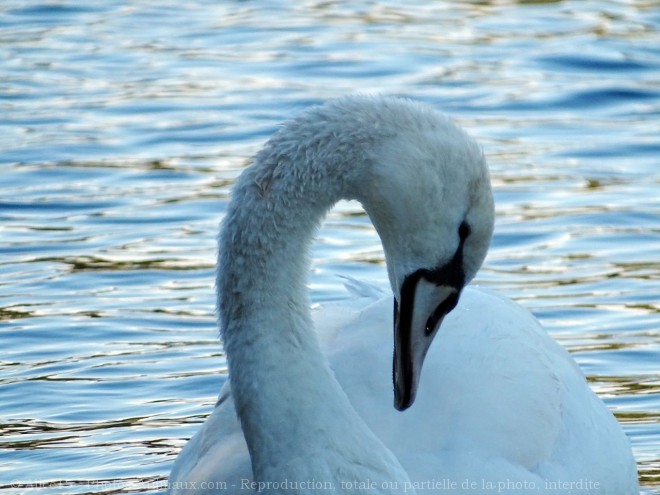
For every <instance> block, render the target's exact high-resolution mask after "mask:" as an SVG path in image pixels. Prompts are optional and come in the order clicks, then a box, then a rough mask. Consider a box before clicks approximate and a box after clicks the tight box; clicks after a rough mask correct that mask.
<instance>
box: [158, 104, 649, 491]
mask: <svg viewBox="0 0 660 495" xmlns="http://www.w3.org/2000/svg"><path fill="white" fill-rule="evenodd" d="M341 198H356V199H358V200H359V201H360V202H361V203H362V205H363V206H364V208H365V210H366V211H367V213H368V214H369V217H370V218H371V220H372V221H373V223H374V225H375V227H376V229H377V231H378V233H379V235H380V237H381V239H382V242H383V247H384V250H385V257H386V260H387V268H388V274H389V279H390V282H391V287H392V290H393V292H394V297H395V314H396V319H395V323H394V338H395V348H394V401H395V406H396V408H397V409H400V410H403V409H406V408H408V406H410V405H411V404H412V402H413V401H414V400H415V397H417V399H416V403H415V404H414V406H413V407H411V408H410V409H408V410H407V411H405V412H399V411H395V410H394V408H392V406H391V400H392V395H391V394H392V388H391V387H392V385H391V382H390V381H389V377H388V375H389V373H390V372H391V370H392V351H391V349H392V347H391V340H390V339H391V336H390V337H388V327H389V328H391V326H392V323H393V322H392V308H391V302H389V303H385V302H383V301H372V300H371V299H373V298H369V297H363V298H361V299H360V298H354V299H356V301H354V303H353V304H352V305H351V306H349V307H348V308H344V309H341V310H340V309H338V308H335V307H334V306H330V307H328V308H326V309H325V310H324V311H323V312H322V313H321V318H320V319H321V321H322V323H323V324H322V325H321V326H320V327H319V329H318V332H319V334H320V337H321V338H320V339H319V338H318V337H317V334H316V333H315V332H314V331H313V330H312V317H311V314H310V310H309V307H310V305H309V300H308V297H307V291H306V287H305V282H306V275H307V272H308V260H307V250H308V246H309V244H310V242H311V241H312V238H313V236H314V234H315V230H316V228H317V226H318V225H319V223H320V222H321V220H322V218H323V216H324V214H325V213H326V212H327V210H328V209H329V208H330V207H331V206H332V205H333V204H334V203H335V202H336V201H337V200H339V199H341ZM493 211H494V210H493V202H492V195H491V190H490V181H489V177H488V171H487V167H486V164H485V161H484V158H483V156H482V153H481V151H480V149H479V148H478V146H477V145H476V144H475V143H474V141H472V140H471V139H470V138H469V137H468V136H467V135H466V134H465V133H464V132H463V131H462V130H460V129H459V128H458V127H457V126H455V125H454V124H452V123H451V122H450V121H449V120H448V119H447V118H445V117H444V116H442V115H439V114H438V113H436V112H434V111H433V110H431V109H429V108H427V107H425V106H422V105H419V104H416V103H413V102H410V101H407V100H403V99H396V98H386V97H347V98H343V99H339V100H335V101H331V102H329V103H327V104H326V105H323V106H319V107H315V108H312V109H310V110H309V111H307V112H305V113H303V114H302V115H301V116H299V117H298V118H296V119H295V120H293V121H291V122H289V123H288V124H286V125H285V126H284V127H282V128H281V129H280V130H279V131H278V132H277V133H276V134H275V135H274V136H273V137H272V138H271V139H270V140H269V141H268V143H267V144H266V146H265V147H264V148H263V149H262V150H261V151H260V152H259V153H258V154H257V155H256V157H255V159H254V163H253V165H252V166H251V167H249V168H248V169H246V170H245V172H244V173H243V174H242V175H241V177H240V178H239V180H238V182H237V183H236V186H235V188H234V191H233V199H232V201H231V204H230V206H229V208H228V212H227V215H226V217H225V219H224V227H223V230H222V234H221V236H220V242H219V271H218V280H217V290H218V301H219V311H220V327H221V330H222V335H223V337H224V346H225V350H226V353H227V358H228V362H229V371H230V377H231V390H230V387H229V385H228V384H227V385H226V386H225V387H224V388H223V390H222V392H221V394H220V398H219V400H218V403H217V406H216V408H215V409H214V411H213V413H212V414H211V416H210V417H209V418H208V419H207V421H206V422H205V424H204V425H203V427H202V429H201V431H199V432H198V433H197V434H196V435H195V436H194V437H193V438H192V439H191V440H190V442H189V443H188V444H187V445H186V446H185V447H184V449H183V450H182V452H181V453H180V454H179V457H178V458H177V460H176V462H175V465H174V468H173V470H172V474H171V477H170V493H172V494H179V493H195V494H197V495H201V494H206V493H240V494H245V493H250V492H252V491H268V492H272V493H310V494H311V493H317V494H319V493H330V492H331V493H361V494H363V495H364V494H375V493H404V492H406V493H413V492H415V490H416V491H417V493H422V492H438V493H469V494H472V495H474V494H491V495H492V494H496V493H509V494H517V495H518V494H521V493H523V494H529V493H547V494H555V495H556V494H569V493H571V494H586V493H589V494H593V493H598V494H613V495H614V494H616V495H626V494H633V493H637V492H638V485H637V478H636V468H635V462H634V459H633V457H632V454H631V450H630V447H629V444H628V441H627V439H626V437H625V436H624V434H623V432H622V430H621V428H620V426H619V425H618V423H617V422H616V420H615V419H614V417H613V416H612V414H611V413H610V412H609V411H608V410H607V408H606V407H605V405H604V404H603V403H602V402H601V401H600V400H599V399H598V398H597V397H596V396H595V395H594V394H593V393H592V392H591V391H590V389H589V388H588V386H587V384H586V381H585V379H584V376H583V375H582V373H581V372H580V371H579V369H578V368H577V366H576V364H575V363H574V361H573V360H572V359H571V358H570V357H569V355H568V354H567V353H566V352H565V351H564V350H563V348H561V347H560V346H559V345H557V344H556V343H555V342H554V341H553V340H552V339H550V338H549V337H548V336H547V335H546V333H544V331H543V330H542V329H541V328H540V327H539V325H538V323H537V322H536V320H535V319H534V318H533V317H532V316H530V315H529V314H528V313H527V312H526V311H524V310H523V309H521V308H520V307H519V306H517V305H515V304H514V303H512V302H510V301H508V300H506V299H503V298H501V297H499V296H497V295H495V294H492V293H489V292H485V291H481V290H477V289H472V288H467V289H465V290H463V287H464V286H465V284H466V283H467V282H468V281H469V280H470V279H472V277H473V276H474V275H475V273H476V272H477V270H478V268H479V267H480V265H481V263H482V261H483V259H484V257H485V255H486V250H487V247H488V244H489V242H490V237H491V233H492V228H493V217H494V213H493ZM461 291H462V295H461ZM364 292H368V291H364ZM372 295H373V294H372ZM459 295H461V298H460V303H458V305H457V301H458V297H459ZM397 301H398V303H397ZM359 303H364V304H365V306H366V308H363V309H362V310H357V309H355V308H356V306H357V305H358V304H359ZM455 306H456V309H454V307H455ZM452 309H454V310H453V311H452ZM449 312H451V313H450V314H448V313H449ZM445 316H447V317H446V318H444V317H445ZM443 319H444V322H443ZM335 322H336V323H337V324H338V326H337V325H334V323H335ZM441 323H442V325H441V329H440V330H439V331H438V327H439V326H440V324H441ZM436 334H437V339H436V342H435V343H434V345H433V346H432V347H430V348H429V345H430V343H431V340H433V338H434V336H436ZM323 348H325V353H324V351H323V350H322V349H323ZM429 349H430V350H429ZM427 350H428V351H429V352H428V357H427V358H426V360H425V355H426V353H427ZM423 361H426V364H425V369H424V376H423V377H422V378H421V379H420V372H421V368H422V362H423ZM237 416H238V419H237Z"/></svg>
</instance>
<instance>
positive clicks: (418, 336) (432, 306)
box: [393, 274, 461, 411]
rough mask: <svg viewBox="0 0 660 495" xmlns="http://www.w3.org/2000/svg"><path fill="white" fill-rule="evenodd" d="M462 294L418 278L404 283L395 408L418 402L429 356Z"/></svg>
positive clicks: (397, 328)
mask: <svg viewBox="0 0 660 495" xmlns="http://www.w3.org/2000/svg"><path fill="white" fill-rule="evenodd" d="M411 277H414V274H413V275H411ZM460 290H461V288H457V287H454V286H452V285H437V284H435V283H432V282H428V281H427V280H426V279H424V278H423V277H420V276H416V277H414V278H413V279H409V280H406V282H405V283H404V285H403V287H402V290H401V297H400V299H401V301H400V303H397V300H396V299H395V300H394V366H393V380H394V407H396V408H397V409H398V410H399V411H403V410H405V409H407V408H409V407H410V406H411V405H412V403H413V402H414V401H415V394H416V393H417V386H418V384H419V378H420V375H421V373H422V365H423V364H424V358H425V357H426V353H427V351H428V350H429V346H430V345H431V342H432V341H433V337H435V334H436V332H437V331H438V328H439V327H440V324H441V323H442V320H443V319H444V317H445V315H447V313H449V312H450V311H451V310H452V309H454V307H455V306H456V304H457V303H458V298H459V295H460Z"/></svg>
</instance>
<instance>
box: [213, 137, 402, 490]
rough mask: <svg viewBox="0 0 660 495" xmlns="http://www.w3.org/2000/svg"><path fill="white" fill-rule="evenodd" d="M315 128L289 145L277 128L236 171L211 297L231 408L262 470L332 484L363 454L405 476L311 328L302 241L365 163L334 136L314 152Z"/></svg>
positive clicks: (376, 470) (387, 473) (389, 473)
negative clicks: (214, 301) (352, 399)
mask: <svg viewBox="0 0 660 495" xmlns="http://www.w3.org/2000/svg"><path fill="white" fill-rule="evenodd" d="M288 133H289V134H290V133H291V129H288ZM315 136H316V137H311V136H307V142H306V144H305V145H304V146H298V147H297V148H295V149H294V148H291V147H289V146H288V142H289V141H288V140H287V139H286V138H287V135H282V133H280V135H276V136H275V137H274V138H273V139H272V140H271V141H270V143H269V145H267V146H266V148H264V150H262V152H260V153H259V154H258V155H257V157H256V158H255V163H254V164H253V165H252V166H251V167H250V168H248V169H247V170H246V171H245V172H244V173H243V174H242V175H241V177H240V178H239V180H238V182H237V184H236V186H235V188H234V196H233V199H232V202H231V204H230V206H229V208H228V213H227V215H226V217H225V219H224V226H223V231H222V234H221V238H220V246H219V271H218V280H217V286H218V298H219V300H218V304H219V312H220V325H221V330H222V334H223V338H224V346H225V350H226V352H227V357H228V362H229V369H230V376H231V386H232V391H233V395H234V400H235V404H236V409H237V413H238V415H239V416H240V419H241V424H242V427H243V431H244V433H245V437H246V440H247V443H248V447H249V450H250V455H251V458H252V465H253V471H254V475H255V478H256V479H257V480H270V481H272V478H275V479H276V480H278V479H282V478H288V479H289V480H292V479H297V481H305V480H311V479H316V480H320V481H324V480H326V479H327V480H329V481H332V482H335V483H339V480H337V479H336V478H337V476H339V474H338V473H344V474H343V476H348V475H350V474H351V472H352V471H353V470H355V469H358V467H356V464H360V463H362V462H365V460H366V463H367V466H364V465H362V466H359V469H362V470H365V469H366V470H367V474H366V476H369V477H371V479H374V478H376V479H379V478H382V479H389V480H390V481H391V480H395V481H403V480H405V479H407V477H406V475H405V473H404V471H403V469H402V468H401V466H400V465H399V463H398V461H396V459H395V458H394V457H393V455H392V454H391V453H390V452H389V451H388V450H387V449H386V448H385V447H384V446H383V445H382V443H381V442H380V441H379V440H378V439H377V438H376V437H375V435H374V434H373V433H372V432H371V431H370V430H369V429H368V427H367V426H366V425H365V424H364V422H363V421H362V420H361V419H360V417H359V416H358V415H357V414H356V413H355V411H354V410H353V409H352V407H351V405H350V403H349V401H348V398H347V397H346V395H345V394H344V392H343V390H342V389H341V387H340V386H339V384H338V382H337V381H336V379H335V377H334V375H333V373H332V371H331V370H330V367H329V365H328V363H327V360H326V358H325V356H324V355H323V353H322V351H321V349H320V346H319V343H318V340H317V338H316V335H315V333H314V331H313V328H312V322H311V316H310V311H309V300H308V295H307V290H306V278H307V273H308V268H309V263H308V247H309V244H310V243H311V240H312V238H313V236H314V234H315V232H316V228H317V226H318V225H319V223H320V222H321V220H322V218H323V217H324V215H325V213H326V212H327V210H328V209H329V208H330V207H331V206H332V205H333V204H334V203H335V202H336V201H337V200H339V199H341V198H345V197H355V196H357V195H358V194H356V192H355V191H354V190H353V189H354V187H355V185H356V183H357V181H358V178H359V177H360V176H361V174H363V173H364V172H365V167H368V166H369V160H368V157H365V156H358V154H359V153H361V151H360V150H359V148H357V147H353V148H351V149H347V148H346V147H343V148H342V147H341V146H337V145H338V144H340V143H336V142H335V143H333V144H334V145H335V146H334V147H333V146H326V149H328V150H330V151H329V152H328V153H325V154H324V155H323V156H322V157H319V156H318V154H317V155H315V156H314V157H311V155H312V153H311V151H312V149H313V148H314V140H315V139H324V137H323V136H321V137H318V135H315ZM328 139H329V138H328ZM291 141H292V142H293V141H296V142H300V141H301V136H295V139H292V140H291ZM302 141H305V140H304V139H302ZM333 149H334V150H335V151H334V152H332V150H333ZM354 164H356V165H357V164H359V165H360V166H359V167H356V166H354ZM356 460H359V462H357V463H356ZM369 464H371V465H369ZM354 474H355V475H356V476H365V472H364V471H360V472H357V471H356V472H355V473H354ZM335 488H337V489H339V488H340V487H338V486H337V487H335Z"/></svg>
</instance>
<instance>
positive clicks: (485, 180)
mask: <svg viewBox="0 0 660 495" xmlns="http://www.w3.org/2000/svg"><path fill="white" fill-rule="evenodd" d="M398 105H400V107H399V108H398V109H396V110H397V111H394V112H393V113H392V114H390V115H389V116H388V117H387V118H386V119H385V120H384V121H383V122H380V123H379V125H386V124H387V123H388V122H389V124H390V125H391V127H392V134H391V135H390V137H389V138H387V139H384V140H383V141H382V142H381V143H380V144H379V146H378V150H377V151H376V152H375V154H374V157H373V167H372V168H371V169H370V172H369V173H368V174H367V176H365V177H364V181H365V182H366V183H363V187H364V192H363V198H362V203H363V205H364V207H365V209H366V210H367V213H368V214H369V216H370V218H371V219H372V221H373V223H374V225H375V227H376V229H377V230H378V233H379V235H380V237H381V239H382V241H383V247H384V250H385V257H386V261H387V268H388V275H389V279H390V283H391V286H392V290H393V292H394V297H395V301H394V309H395V316H394V372H393V379H394V405H395V407H396V408H397V409H399V410H404V409H406V408H408V407H410V406H411V405H412V403H413V401H414V400H415V394H416V391H417V386H418V384H419V380H420V375H421V370H422V365H423V362H424V358H425V356H426V353H427V351H428V349H429V346H430V345H431V342H432V341H433V338H434V337H435V336H436V334H437V333H438V329H439V328H440V326H441V324H442V321H443V319H444V317H445V316H446V315H447V314H448V313H449V312H450V311H451V310H452V309H454V307H455V306H456V304H457V303H458V299H459V297H460V295H461V291H462V289H463V287H464V286H465V285H466V284H467V283H468V282H469V281H470V280H471V279H472V278H473V277H474V276H475V274H476V273H477V270H478V269H479V267H480V266H481V264H482V262H483V260H484V258H485V257H486V252H487V250H488V246H489V244H490V238H491V235H492V232H493V222H494V206H493V197H492V193H491V187H490V179H489V175H488V168H487V166H486V163H485V160H484V157H483V153H482V151H481V149H480V148H479V146H478V145H477V144H476V143H475V142H474V141H473V140H472V139H471V138H470V137H469V136H468V135H467V134H466V133H465V132H464V131H462V130H461V129H460V128H459V127H457V126H456V125H455V124H453V123H452V122H451V121H450V120H449V119H447V118H446V117H444V116H443V115H441V114H438V113H436V112H434V111H432V110H430V109H428V108H426V107H423V106H420V105H416V104H411V103H409V102H400V103H399V104H398ZM395 106H397V105H395ZM392 115H396V116H397V119H396V121H394V120H392ZM441 333H442V331H440V334H441Z"/></svg>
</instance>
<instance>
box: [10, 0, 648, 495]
mask: <svg viewBox="0 0 660 495" xmlns="http://www.w3.org/2000/svg"><path fill="white" fill-rule="evenodd" d="M0 14H1V15H0V42H1V43H2V46H3V50H2V54H1V55H0V56H2V59H3V64H1V65H0V88H1V90H0V116H1V117H0V127H1V130H2V132H0V166H1V167H2V173H1V174H0V190H1V191H2V195H1V196H0V336H1V337H0V339H1V342H2V348H3V354H2V358H1V360H0V366H1V367H2V374H1V375H0V383H1V384H2V387H1V388H0V400H1V401H2V402H1V404H2V411H3V420H2V423H1V424H0V429H1V430H0V431H1V432H2V437H3V444H4V446H5V450H3V451H1V452H0V492H1V493H3V494H5V493H6V494H10V493H12V494H13V493H16V494H18V493H21V494H23V493H48V494H55V493H66V494H72V493H144V492H147V493H159V492H163V491H164V488H165V486H166V477H167V474H168V472H169V468H170V465H171V462H172V461H173V458H174V456H175V455H176V453H177V452H178V449H179V448H180V447H181V446H182V445H183V443H184V442H185V440H186V439H187V438H189V437H190V436H191V435H192V434H193V433H194V432H195V431H196V430H197V428H198V427H199V424H200V423H201V422H202V421H203V419H204V418H205V417H206V415H208V413H209V411H210V409H211V408H212V406H213V404H214V402H215V399H216V394H217V391H218V389H219V387H220V385H221V383H222V381H223V380H224V376H225V370H226V366H225V361H224V356H223V353H222V348H221V346H220V345H219V344H218V343H217V339H216V337H217V335H216V333H217V331H216V328H215V323H214V314H213V313H214V309H213V308H214V297H213V290H212V284H213V279H214V273H213V271H214V257H215V236H216V232H217V225H218V221H219V219H220V218H221V216H222V213H223V211H224V208H225V205H226V202H227V199H228V194H229V188H230V186H231V184H232V182H233V180H234V179H235V177H236V176H237V174H238V173H239V172H240V170H241V168H242V167H243V166H244V165H245V164H246V163H247V158H248V157H249V156H250V155H251V154H252V153H253V152H254V151H255V150H256V149H257V148H258V147H259V146H260V144H261V143H262V142H263V141H264V139H266V137H267V136H268V135H269V134H270V133H271V132H273V131H274V130H275V129H276V128H277V124H278V123H279V122H281V121H282V120H284V119H286V118H288V117H290V116H291V115H293V114H294V113H295V112H297V111H298V110H300V109H301V108H303V107H306V106H308V105H310V104H314V103H317V102H320V101H322V100H323V99H326V98H329V97H333V96H337V95H341V94H344V93H349V92H382V93H387V94H404V95H409V96H412V97H415V98H417V99H420V100H424V101H427V102H430V103H431V104H433V105H434V106H436V107H438V108H440V109H443V110H445V111H447V112H449V113H451V114H452V115H453V116H454V117H455V118H456V119H457V120H458V121H459V122H460V123H461V124H462V125H464V126H465V127H466V128H468V129H469V131H470V132H471V133H472V134H473V135H475V136H476V137H477V138H478V139H479V141H480V142H481V143H482V144H483V146H484V148H485V151H486V154H487V156H488V159H489V162H490V164H491V170H492V178H493V184H494V187H495V195H496V201H497V213H498V217H497V226H496V234H495V238H494V241H493V246H492V249H491V252H490V254H489V257H488V259H487V262H486V265H485V267H484V269H483V270H482V271H481V272H480V275H479V278H478V283H480V284H482V285H486V286H489V287H492V288H494V289H496V290H498V291H500V292H503V293H505V294H507V295H508V296H510V297H512V298H515V299H516V300H517V301H519V302H520V303H521V304H523V305H524V306H526V307H528V308H530V309H531V310H532V311H533V312H534V313H535V314H536V315H537V316H538V317H539V318H540V319H541V320H542V321H543V323H544V325H545V326H546V328H547V329H548V330H549V331H550V332H551V333H552V335H553V336H554V337H555V338H557V339H558V340H559V341H560V342H561V343H562V344H563V345H565V346H566V347H568V348H569V349H570V350H571V352H572V353H573V355H574V356H575V358H576V359H577V360H578V362H579V363H580V365H581V367H582V368H583V369H584V371H585V373H586V374H587V375H588V378H589V381H590V383H591V385H592V386H593V388H594V389H595V390H596V391H597V392H598V393H599V394H600V395H601V396H602V397H603V398H604V400H605V401H606V402H607V404H608V405H609V406H610V407H611V408H612V409H613V410H614V412H615V414H616V415H617V417H618V418H619V420H620V421H621V422H622V423H623V425H624V428H625V431H626V433H627V434H628V435H629V437H630V439H631V442H632V444H633V448H634V451H635V455H636V458H637V460H638V466H639V471H640V478H641V480H642V484H643V485H644V487H645V489H646V490H648V492H649V493H650V492H652V491H654V490H657V489H658V488H660V456H659V455H658V452H660V426H659V424H660V415H659V414H658V411H660V385H659V383H660V375H659V370H658V364H657V363H658V357H659V354H660V344H659V342H660V332H659V329H660V317H659V313H660V302H659V301H660V298H659V297H658V295H659V294H660V290H659V289H660V284H659V283H658V279H659V277H658V274H659V273H660V270H659V268H660V258H659V257H658V234H659V233H660V220H659V219H660V201H659V200H658V195H657V190H658V185H659V184H660V174H659V173H658V170H659V169H658V158H657V157H658V152H659V151H660V146H659V145H658V139H657V136H658V132H659V131H660V125H658V115H659V114H660V90H659V89H658V88H660V84H659V83H660V49H659V48H658V47H659V46H660V34H658V33H659V27H660V8H659V7H658V5H657V3H656V2H650V1H649V2H647V1H641V0H638V1H623V0H621V1H591V2H579V1H563V2H560V1H555V2H522V1H521V2H506V1H505V2H432V3H428V2H413V3H407V4H406V5H405V6H403V5H401V4H400V2H357V3H352V4H350V5H349V4H344V3H341V2H325V3H324V2H320V3H319V2H314V1H312V0H309V1H304V2H296V3H295V4H292V3H286V2H278V1H269V2H257V3H255V2H221V3H220V5H218V4H217V2H211V1H206V0H196V1H193V2H186V3H185V4H181V3H177V2H171V1H170V0H158V1H155V2H142V3H137V4H135V5H125V4H124V3H123V2H118V1H115V0H109V1H106V2H97V3H90V4H89V5H87V4H85V5H83V4H82V3H81V2H73V1H69V2H67V1H62V2H49V3H47V2H39V1H37V0H29V1H27V2H26V1H22V0H20V1H19V0H8V1H6V2H4V3H3V5H2V6H0ZM314 256H315V263H314V271H313V273H312V276H311V279H310V285H311V287H312V289H313V291H314V292H313V299H314V301H316V302H323V301H330V300H337V299H341V298H342V297H343V296H344V292H343V288H342V281H341V279H340V278H339V277H337V275H350V276H353V277H356V278H365V279H372V280H376V281H379V282H381V283H383V284H384V285H385V284H386V276H385V273H384V271H383V270H384V268H383V256H382V252H381V249H380V244H379V242H378V239H377V237H376V235H375V232H374V230H373V229H372V228H371V226H370V225H369V223H368V219H367V218H366V216H365V215H364V213H363V212H362V211H361V210H360V209H359V206H358V205H357V204H355V203H341V204H340V205H339V206H338V207H337V208H336V209H335V210H334V211H333V212H332V213H331V214H330V216H329V218H328V221H327V223H326V224H325V226H324V228H323V229H322V231H321V232H320V234H319V242H318V244H317V245H316V246H315V248H314Z"/></svg>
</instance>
